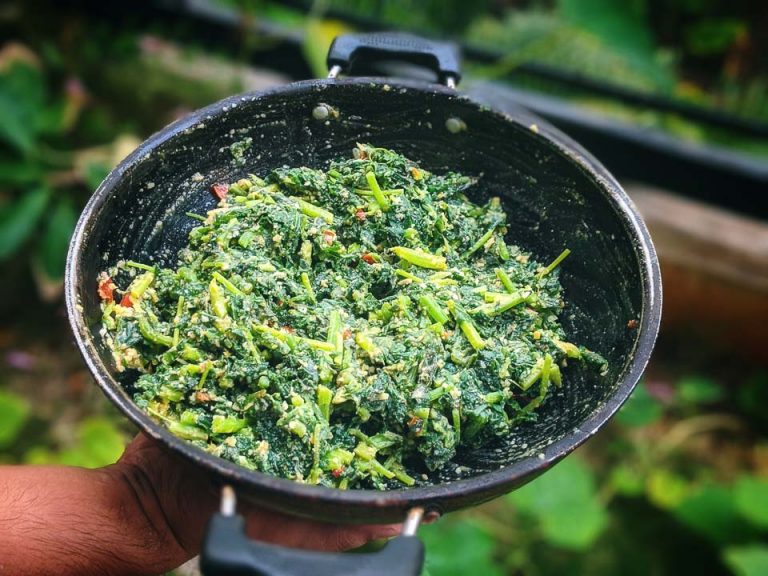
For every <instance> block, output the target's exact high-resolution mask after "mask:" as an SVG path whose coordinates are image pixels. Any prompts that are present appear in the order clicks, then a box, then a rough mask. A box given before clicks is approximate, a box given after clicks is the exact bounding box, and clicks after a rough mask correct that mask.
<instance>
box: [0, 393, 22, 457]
mask: <svg viewBox="0 0 768 576" xmlns="http://www.w3.org/2000/svg"><path fill="white" fill-rule="evenodd" d="M28 415H29V404H27V402H26V400H24V398H22V397H21V396H17V395H16V394H12V393H11V392H4V391H2V390H0V448H5V447H6V446H10V445H12V444H13V443H14V441H15V440H16V437H17V436H18V434H19V432H20V431H21V428H22V427H23V426H24V423H25V422H26V420H27V416H28Z"/></svg>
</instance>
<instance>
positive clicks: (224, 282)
mask: <svg viewBox="0 0 768 576" xmlns="http://www.w3.org/2000/svg"><path fill="white" fill-rule="evenodd" d="M211 276H213V277H214V278H216V280H218V281H219V283H220V284H221V285H222V286H224V288H226V289H227V290H228V291H229V292H231V293H232V294H234V295H235V296H245V293H244V292H243V291H242V290H240V288H238V287H237V286H235V285H234V284H232V282H231V281H229V280H227V279H226V278H225V277H224V276H222V275H221V274H220V273H219V272H214V273H213V274H211Z"/></svg>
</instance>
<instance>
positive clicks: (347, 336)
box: [341, 328, 352, 340]
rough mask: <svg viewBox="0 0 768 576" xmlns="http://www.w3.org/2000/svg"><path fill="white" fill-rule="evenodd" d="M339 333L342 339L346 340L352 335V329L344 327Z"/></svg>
mask: <svg viewBox="0 0 768 576" xmlns="http://www.w3.org/2000/svg"><path fill="white" fill-rule="evenodd" d="M341 335H342V336H343V337H344V339H345V340H346V339H347V338H349V337H350V336H352V330H350V329H349V328H344V332H342V333H341Z"/></svg>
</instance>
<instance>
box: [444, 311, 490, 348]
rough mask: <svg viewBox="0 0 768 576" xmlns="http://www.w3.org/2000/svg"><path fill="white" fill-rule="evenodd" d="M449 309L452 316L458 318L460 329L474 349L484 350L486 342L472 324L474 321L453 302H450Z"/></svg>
mask: <svg viewBox="0 0 768 576" xmlns="http://www.w3.org/2000/svg"><path fill="white" fill-rule="evenodd" d="M448 309H449V310H450V311H451V314H453V317H454V318H456V323H457V324H458V325H459V329H460V330H461V331H462V332H463V333H464V336H465V337H466V339H467V340H468V341H469V343H470V345H471V346H472V348H474V349H475V350H482V349H483V348H485V341H484V340H483V338H482V336H480V333H479V332H478V331H477V328H475V325H474V324H473V323H472V320H470V318H469V316H468V315H467V313H466V312H465V311H464V310H462V309H461V308H460V307H459V306H457V305H456V303H455V302H453V300H450V301H448Z"/></svg>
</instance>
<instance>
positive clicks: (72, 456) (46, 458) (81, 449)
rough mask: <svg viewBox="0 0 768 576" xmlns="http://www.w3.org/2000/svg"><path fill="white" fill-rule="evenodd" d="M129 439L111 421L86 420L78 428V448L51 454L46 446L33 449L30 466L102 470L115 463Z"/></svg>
mask: <svg viewBox="0 0 768 576" xmlns="http://www.w3.org/2000/svg"><path fill="white" fill-rule="evenodd" d="M125 443H126V439H125V438H124V437H123V434H122V433H121V432H120V431H119V430H118V428H117V426H116V425H115V424H114V423H113V422H112V421H111V420H109V419H107V418H104V417H99V416H94V417H91V418H87V419H85V420H83V421H82V422H81V423H80V425H79V426H78V429H77V442H76V444H75V445H74V446H71V447H69V448H66V449H64V450H61V451H60V452H58V453H56V452H51V451H49V450H48V449H46V448H44V447H35V448H32V449H31V450H29V451H28V452H27V453H26V454H25V457H24V460H25V462H26V463H27V464H66V465H68V466H82V467H85V468H100V467H102V466H107V465H109V464H114V463H115V462H116V461H117V459H118V458H120V455H121V454H122V453H123V450H124V449H125Z"/></svg>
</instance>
